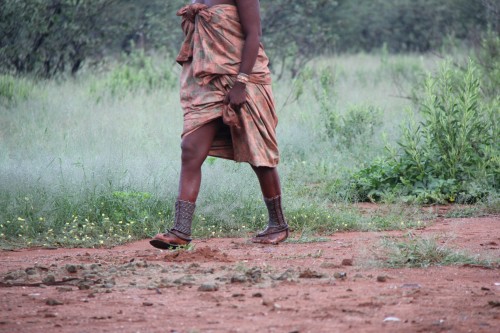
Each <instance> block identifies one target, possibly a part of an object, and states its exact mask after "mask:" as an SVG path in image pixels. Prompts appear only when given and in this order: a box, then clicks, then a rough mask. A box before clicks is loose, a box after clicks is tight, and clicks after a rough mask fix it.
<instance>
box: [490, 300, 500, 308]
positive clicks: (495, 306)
mask: <svg viewBox="0 0 500 333" xmlns="http://www.w3.org/2000/svg"><path fill="white" fill-rule="evenodd" d="M488 304H489V305H490V306H491V307H494V308H498V307H499V306H500V301H489V302H488Z"/></svg>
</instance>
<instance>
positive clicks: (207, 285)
mask: <svg viewBox="0 0 500 333" xmlns="http://www.w3.org/2000/svg"><path fill="white" fill-rule="evenodd" d="M198 290H199V291H217V290H219V286H218V285H217V284H215V283H214V284H212V283H204V284H202V285H201V286H200V287H199V288H198Z"/></svg>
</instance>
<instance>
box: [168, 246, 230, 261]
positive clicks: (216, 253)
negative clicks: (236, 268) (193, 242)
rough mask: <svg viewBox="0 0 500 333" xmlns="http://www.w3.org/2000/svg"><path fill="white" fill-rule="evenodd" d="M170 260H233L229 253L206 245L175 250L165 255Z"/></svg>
mask: <svg viewBox="0 0 500 333" xmlns="http://www.w3.org/2000/svg"><path fill="white" fill-rule="evenodd" d="M163 258H164V259H165V261H168V262H198V263H203V262H233V261H234V260H233V259H231V258H230V257H229V256H228V255H227V253H224V252H222V251H220V250H217V249H213V248H211V247H208V246H205V247H201V248H196V249H194V250H192V251H175V252H172V253H167V254H166V255H165V256H164V257H163Z"/></svg>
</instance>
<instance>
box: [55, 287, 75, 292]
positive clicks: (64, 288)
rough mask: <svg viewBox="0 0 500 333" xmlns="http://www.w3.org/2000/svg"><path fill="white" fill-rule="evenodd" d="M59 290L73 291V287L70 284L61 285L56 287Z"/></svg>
mask: <svg viewBox="0 0 500 333" xmlns="http://www.w3.org/2000/svg"><path fill="white" fill-rule="evenodd" d="M56 290H57V291H60V292H67V291H73V288H71V287H68V286H61V287H57V288H56Z"/></svg>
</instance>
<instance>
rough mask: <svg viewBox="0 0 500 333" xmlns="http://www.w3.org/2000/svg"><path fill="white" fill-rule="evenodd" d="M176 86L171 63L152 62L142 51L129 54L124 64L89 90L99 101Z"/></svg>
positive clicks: (175, 77) (151, 58)
mask: <svg viewBox="0 0 500 333" xmlns="http://www.w3.org/2000/svg"><path fill="white" fill-rule="evenodd" d="M176 84H177V76H176V75H175V74H174V73H173V71H172V67H171V62H169V61H164V60H163V61H162V62H161V63H159V64H156V63H155V62H154V59H153V57H151V56H148V55H146V54H145V53H144V52H143V51H137V52H133V53H131V54H130V55H129V56H128V57H127V59H126V61H125V62H124V63H121V64H120V65H118V66H117V67H116V68H115V69H114V70H112V71H111V72H110V73H109V75H108V76H107V77H106V78H105V79H104V80H102V81H96V82H94V84H93V85H92V86H91V88H90V92H91V94H92V95H94V96H96V97H97V100H98V101H99V100H100V99H101V98H103V97H104V96H106V95H110V96H112V97H121V96H124V95H125V94H127V93H129V92H138V91H146V92H152V91H155V90H159V89H167V90H168V89H171V88H173V87H174V86H175V85H176Z"/></svg>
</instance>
